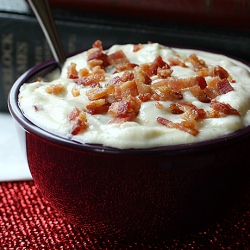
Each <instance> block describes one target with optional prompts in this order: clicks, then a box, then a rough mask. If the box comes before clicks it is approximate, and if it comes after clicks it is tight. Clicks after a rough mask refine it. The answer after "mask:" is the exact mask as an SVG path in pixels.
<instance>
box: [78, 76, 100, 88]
mask: <svg viewBox="0 0 250 250" xmlns="http://www.w3.org/2000/svg"><path fill="white" fill-rule="evenodd" d="M74 82H75V83H76V84H78V85H83V86H92V87H95V86H100V83H99V82H97V81H96V80H95V79H94V78H93V77H92V76H85V77H81V78H78V79H74Z"/></svg>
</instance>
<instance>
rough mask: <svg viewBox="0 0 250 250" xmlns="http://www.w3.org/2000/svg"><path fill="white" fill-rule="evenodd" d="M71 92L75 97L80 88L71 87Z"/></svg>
mask: <svg viewBox="0 0 250 250" xmlns="http://www.w3.org/2000/svg"><path fill="white" fill-rule="evenodd" d="M71 93H72V95H73V96H74V97H77V96H79V95H80V90H79V89H78V88H76V87H73V88H72V90H71Z"/></svg>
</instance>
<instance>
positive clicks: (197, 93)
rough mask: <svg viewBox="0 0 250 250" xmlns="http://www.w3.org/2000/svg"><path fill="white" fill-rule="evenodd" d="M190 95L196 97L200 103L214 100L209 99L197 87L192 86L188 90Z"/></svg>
mask: <svg viewBox="0 0 250 250" xmlns="http://www.w3.org/2000/svg"><path fill="white" fill-rule="evenodd" d="M190 92H191V94H192V95H193V96H194V97H196V98H197V99H198V100H199V101H200V102H203V103H209V102H211V100H212V99H213V98H214V96H213V97H212V98H210V97H209V96H208V95H207V93H206V91H205V90H202V89H201V88H200V87H199V86H197V85H196V86H193V87H191V88H190Z"/></svg>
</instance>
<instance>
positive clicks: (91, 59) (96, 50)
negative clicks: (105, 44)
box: [87, 40, 109, 69]
mask: <svg viewBox="0 0 250 250" xmlns="http://www.w3.org/2000/svg"><path fill="white" fill-rule="evenodd" d="M87 54H88V58H87V61H88V65H89V67H90V69H92V68H94V67H95V66H100V67H101V68H105V67H106V66H108V65H109V63H108V61H107V55H106V54H104V53H103V48H102V42H101V41H100V40H97V41H96V42H94V43H93V45H92V48H91V49H89V50H88V52H87Z"/></svg>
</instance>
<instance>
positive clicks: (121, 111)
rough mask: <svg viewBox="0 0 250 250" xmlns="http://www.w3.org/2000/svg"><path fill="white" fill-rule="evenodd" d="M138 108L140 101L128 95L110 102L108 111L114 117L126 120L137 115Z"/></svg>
mask: <svg viewBox="0 0 250 250" xmlns="http://www.w3.org/2000/svg"><path fill="white" fill-rule="evenodd" d="M140 108H141V101H140V100H139V99H137V98H136V97H133V96H128V97H127V98H124V99H122V100H121V101H118V102H114V103H112V104H111V105H110V107H109V110H108V113H109V114H111V115H112V116H114V117H118V118H126V119H127V120H128V121H132V120H134V118H135V117H136V116H137V115H138V113H139V111H140ZM112 122H114V121H112Z"/></svg>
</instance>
